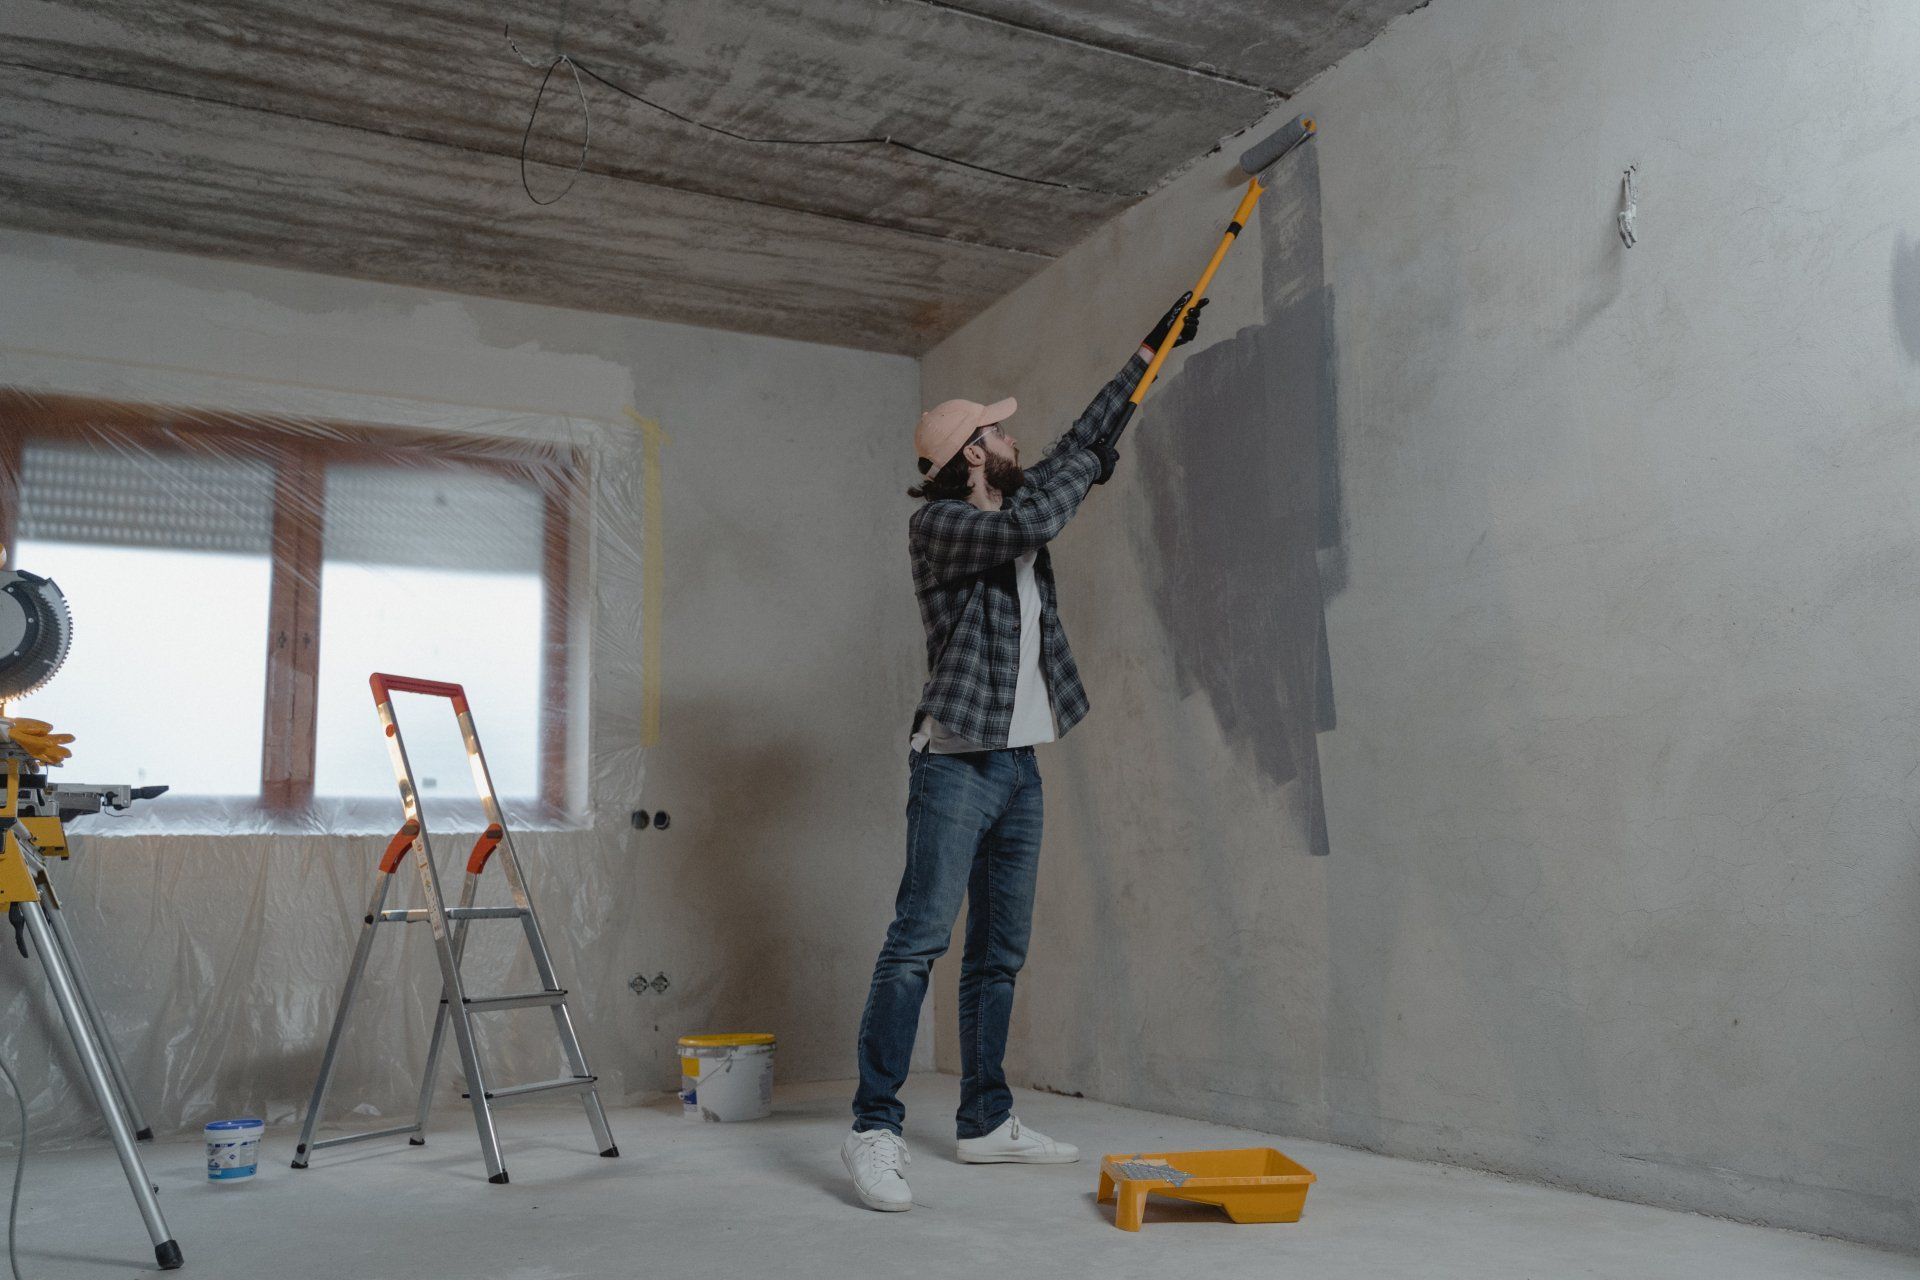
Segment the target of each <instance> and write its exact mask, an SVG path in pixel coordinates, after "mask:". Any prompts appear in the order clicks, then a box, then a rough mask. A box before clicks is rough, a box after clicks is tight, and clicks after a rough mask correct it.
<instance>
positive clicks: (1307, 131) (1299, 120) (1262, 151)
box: [1240, 116, 1314, 178]
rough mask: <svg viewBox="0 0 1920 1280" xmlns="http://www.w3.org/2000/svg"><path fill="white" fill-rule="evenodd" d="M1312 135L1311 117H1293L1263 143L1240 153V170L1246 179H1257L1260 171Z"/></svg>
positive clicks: (1312, 124) (1270, 165)
mask: <svg viewBox="0 0 1920 1280" xmlns="http://www.w3.org/2000/svg"><path fill="white" fill-rule="evenodd" d="M1313 134H1314V123H1313V117H1311V116H1295V117H1294V118H1293V119H1292V120H1290V121H1288V122H1287V123H1286V124H1285V125H1283V126H1282V127H1281V128H1280V129H1278V130H1277V131H1275V132H1274V134H1273V136H1272V137H1270V138H1268V139H1267V140H1266V141H1265V142H1257V143H1255V144H1254V145H1253V146H1251V147H1248V148H1247V149H1246V150H1245V151H1243V152H1241V153H1240V168H1241V169H1243V170H1244V171H1245V172H1246V174H1247V176H1248V177H1255V178H1257V177H1259V176H1260V171H1261V170H1263V169H1267V168H1271V167H1272V166H1273V164H1274V162H1275V161H1277V160H1279V159H1280V157H1281V156H1284V155H1285V154H1287V152H1289V151H1291V150H1293V149H1294V148H1295V147H1297V146H1299V145H1300V144H1301V143H1303V142H1305V141H1306V140H1307V139H1308V138H1311V137H1312V136H1313Z"/></svg>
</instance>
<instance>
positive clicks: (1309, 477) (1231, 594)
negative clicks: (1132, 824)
mask: <svg viewBox="0 0 1920 1280" xmlns="http://www.w3.org/2000/svg"><path fill="white" fill-rule="evenodd" d="M1273 177H1274V183H1273V185H1272V186H1271V187H1270V188H1269V190H1268V192H1267V194H1266V195H1265V196H1264V197H1262V199H1261V203H1260V211H1259V224H1260V236H1261V247H1262V250H1263V252H1264V255H1265V258H1264V262H1265V266H1264V270H1263V280H1262V289H1263V296H1264V310H1265V317H1264V320H1263V322H1262V323H1261V324H1258V325H1254V326H1250V327H1248V328H1245V329H1242V330H1240V331H1239V332H1238V333H1236V334H1234V335H1233V337H1231V338H1229V339H1227V340H1226V341H1224V342H1218V343H1215V344H1213V345H1212V346H1210V347H1207V348H1205V349H1204V350H1201V351H1199V352H1197V353H1195V354H1194V355H1193V356H1192V357H1191V358H1190V359H1189V360H1188V361H1187V362H1186V364H1185V365H1184V366H1183V367H1182V368H1181V370H1180V372H1179V373H1178V374H1177V375H1175V376H1174V377H1173V378H1171V379H1170V380H1169V381H1168V382H1167V383H1166V384H1165V385H1163V386H1162V387H1161V388H1160V389H1159V393H1158V395H1157V397H1156V398H1155V400H1154V402H1153V404H1152V410H1151V411H1152V414H1153V418H1154V423H1153V426H1152V429H1151V430H1147V431H1143V432H1141V433H1140V435H1139V436H1138V437H1136V438H1137V439H1138V441H1139V449H1140V453H1141V458H1142V462H1143V465H1144V467H1145V474H1146V484H1147V488H1148V493H1149V495H1150V497H1151V500H1152V505H1153V512H1152V517H1151V520H1150V521H1149V522H1148V523H1147V524H1146V525H1145V526H1144V529H1145V530H1146V531H1147V532H1146V533H1141V534H1137V535H1136V536H1137V537H1146V536H1149V535H1150V537H1151V539H1152V546H1150V547H1145V548H1143V549H1142V550H1143V553H1144V558H1145V560H1146V561H1147V563H1149V564H1150V565H1152V566H1154V570H1153V574H1152V576H1153V579H1154V581H1153V583H1152V590H1153V595H1154V605H1155V608H1156V610H1157V612H1158V613H1159V615H1160V620H1161V623H1162V625H1163V626H1164V627H1165V628H1166V630H1167V634H1168V636H1169V637H1170V639H1171V642H1172V648H1173V653H1174V663H1175V669H1176V674H1177V678H1178V680H1179V683H1180V692H1181V695H1182V696H1183V697H1185V696H1188V695H1191V694H1193V693H1195V692H1198V693H1200V694H1202V695H1203V696H1205V698H1206V699H1207V702H1208V704H1209V705H1210V706H1211V707H1212V709H1213V713H1214V715H1215V717H1216V718H1217V719H1218V721H1219V723H1220V727H1221V730H1222V731H1223V732H1224V733H1225V735H1226V738H1227V740H1228V742H1229V743H1231V744H1233V745H1234V746H1235V747H1236V748H1237V749H1239V750H1243V751H1246V752H1248V753H1250V754H1251V756H1252V759H1253V761H1254V763H1255V764H1256V766H1257V767H1258V768H1259V769H1260V771H1261V772H1262V773H1263V774H1265V775H1266V776H1267V777H1268V778H1269V779H1271V780H1272V781H1273V782H1274V783H1275V784H1276V785H1285V784H1288V783H1294V782H1297V783H1298V784H1299V785H1300V786H1301V787H1302V788H1304V795H1303V797H1302V798H1303V800H1304V801H1305V807H1306V811H1307V814H1308V824H1309V831H1308V838H1309V844H1310V846H1311V848H1312V850H1313V852H1314V853H1316V854H1325V853H1326V852H1327V851H1328V848H1329V841H1328V836H1327V824H1326V811H1325V806H1324V804H1323V802H1322V798H1321V791H1320V752H1319V744H1318V742H1317V740H1316V737H1315V735H1316V734H1318V733H1321V732H1325V731H1326V730H1329V729H1332V728H1333V727H1334V706H1333V673H1332V668H1331V664H1330V662H1329V656H1328V653H1327V626H1326V611H1325V608H1324V601H1325V599H1326V597H1327V595H1328V594H1329V593H1330V592H1331V591H1333V590H1338V589H1339V587H1340V586H1343V585H1344V581H1345V559H1344V555H1343V554H1342V552H1343V548H1342V545H1341V529H1342V522H1341V510H1340V476H1339V467H1338V463H1339V448H1338V438H1337V434H1336V432H1337V426H1336V417H1335V413H1334V409H1335V401H1334V383H1333V358H1332V357H1333V299H1332V294H1331V291H1330V290H1329V289H1328V288H1327V286H1326V284H1325V280H1324V276H1323V274H1322V263H1321V241H1320V172H1319V167H1318V163H1317V159H1316V156H1315V153H1314V150H1313V148H1311V147H1308V148H1305V149H1303V150H1302V151H1300V152H1296V153H1295V154H1294V155H1293V156H1291V157H1289V158H1288V159H1287V161H1285V162H1284V163H1283V164H1282V165H1281V166H1280V171H1279V172H1278V173H1276V174H1274V175H1273ZM1243 261H1244V260H1243ZM1135 527H1136V529H1139V528H1142V527H1143V526H1135Z"/></svg>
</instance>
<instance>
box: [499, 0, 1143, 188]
mask: <svg viewBox="0 0 1920 1280" xmlns="http://www.w3.org/2000/svg"><path fill="white" fill-rule="evenodd" d="M506 37H507V46H508V47H509V48H511V49H512V50H513V52H514V54H515V55H516V56H518V57H519V59H520V61H521V62H523V63H525V64H526V65H527V66H529V67H539V66H540V65H541V64H540V62H539V60H538V59H535V58H529V57H528V56H527V55H526V54H525V53H523V52H521V50H520V46H519V45H518V44H516V43H515V42H514V39H513V26H512V24H511V23H509V24H508V25H507V27H506ZM563 66H564V67H566V68H567V70H568V71H569V72H570V73H571V74H572V76H573V87H574V92H575V93H576V94H577V95H578V96H579V99H580V113H581V116H582V117H583V119H584V124H583V125H582V127H581V131H580V159H579V160H578V161H577V162H575V164H574V166H573V172H572V173H570V174H568V175H567V185H566V186H564V187H562V188H561V189H560V194H559V195H556V196H554V197H553V198H552V199H549V200H542V199H541V198H540V197H539V196H536V195H534V194H533V187H532V185H531V184H530V183H529V182H528V181H527V147H528V146H529V144H531V142H532V141H533V127H534V122H535V121H537V120H538V119H539V118H540V104H541V102H542V100H544V99H545V97H546V94H547V85H548V84H549V83H550V82H551V81H552V80H553V73H554V72H556V71H558V70H559V69H560V68H561V67H563ZM582 76H585V77H586V78H587V79H588V80H592V81H594V82H595V83H596V84H600V85H604V86H605V87H606V88H608V89H611V90H613V91H614V92H615V93H617V94H619V95H620V96H621V97H623V98H631V99H632V100H633V101H635V102H637V103H639V104H640V105H641V106H644V107H650V108H651V109H653V110H655V111H658V112H660V113H661V114H662V115H667V116H671V117H673V118H674V119H675V120H678V121H680V122H681V123H682V124H687V125H691V126H693V127H694V128H696V129H704V130H706V131H707V132H708V133H717V134H719V135H720V136H721V137H723V138H732V139H733V140H734V141H736V142H746V143H752V144H754V145H756V146H766V147H867V146H884V147H895V148H898V149H899V150H901V151H906V152H910V153H912V154H913V155H916V156H923V157H925V158H926V159H929V160H934V161H937V162H939V163H941V164H947V165H952V166H954V167H955V168H959V169H971V170H972V171H973V172H975V173H984V174H988V175H990V176H992V177H996V178H1005V179H1007V180H1008V181H1010V182H1024V183H1027V184H1029V185H1031V186H1036V187H1052V188H1054V189H1055V190H1059V191H1079V192H1084V193H1085V194H1087V195H1096V196H1111V197H1115V198H1118V199H1124V200H1134V199H1138V198H1140V197H1141V196H1144V195H1146V194H1147V193H1146V192H1145V191H1109V190H1107V189H1106V188H1104V187H1087V186H1081V185H1080V184H1078V183H1073V182H1061V181H1058V180H1057V179H1053V178H1034V177H1029V176H1028V175H1026V174H1020V173H1010V172H1008V171H1007V170H1005V169H995V168H993V167H992V166H990V165H984V164H976V163H974V162H973V161H971V160H962V159H961V158H960V157H959V156H951V155H947V154H946V153H945V152H941V151H935V150H933V149H932V148H930V147H922V146H916V145H915V144H913V143H911V142H902V141H901V140H900V139H898V138H895V137H893V136H892V135H891V134H867V135H863V136H860V137H850V138H768V137H757V136H755V135H753V134H748V133H738V132H736V131H734V130H732V129H728V128H726V127H724V126H722V125H717V124H709V123H707V122H706V121H704V120H696V119H695V118H694V117H692V116H690V115H686V114H684V113H682V112H679V111H675V110H674V109H673V108H672V107H669V106H667V105H666V104H665V103H661V102H656V101H654V100H653V99H652V98H649V97H647V96H646V95H645V94H642V93H636V92H635V91H634V90H632V89H629V88H627V87H626V86H625V85H623V84H619V83H617V82H616V81H613V80H609V79H608V78H607V77H606V76H603V75H601V74H600V73H599V72H598V71H595V70H594V69H593V68H592V67H589V66H587V65H586V64H585V63H583V62H581V61H580V60H579V59H578V58H576V57H574V56H573V55H572V54H570V53H564V52H556V53H555V54H554V55H553V58H552V60H551V61H549V62H548V63H547V64H546V73H545V74H544V75H543V76H541V77H540V88H539V90H538V91H537V92H536V93H535V94H534V95H533V110H532V111H530V112H529V113H528V114H527V128H526V132H525V133H523V134H522V135H521V137H520V187H521V189H522V190H524V191H525V192H526V193H527V199H529V200H531V201H533V202H534V203H535V204H538V205H548V204H555V203H558V202H559V201H560V200H562V199H564V198H565V197H566V194H567V192H569V191H571V190H573V184H574V183H575V182H577V181H578V180H579V178H580V175H581V173H582V172H584V171H585V169H586V167H587V151H588V145H589V143H590V141H591V138H592V135H593V112H592V108H591V107H590V106H589V105H588V102H587V86H586V84H585V82H584V81H583V80H582V79H581V77H582Z"/></svg>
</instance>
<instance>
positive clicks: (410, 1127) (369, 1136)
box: [307, 1124, 420, 1152]
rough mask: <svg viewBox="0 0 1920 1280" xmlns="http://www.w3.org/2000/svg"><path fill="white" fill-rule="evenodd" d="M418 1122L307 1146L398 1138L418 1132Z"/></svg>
mask: <svg viewBox="0 0 1920 1280" xmlns="http://www.w3.org/2000/svg"><path fill="white" fill-rule="evenodd" d="M418 1132H420V1126H419V1125H417V1124H403V1125H401V1126H399V1127H398V1128H394V1129H374V1130H372V1131H371V1132H369V1133H349V1134H347V1135H346V1136H345V1137H343V1138H323V1139H321V1140H320V1141H319V1142H314V1143H310V1144H308V1146H307V1150H308V1151H309V1152H314V1151H325V1150H326V1149H327V1148H328V1147H344V1146H346V1145H347V1144H348V1143H349V1142H371V1141H372V1140H373V1139H375V1138H397V1137H399V1136H400V1135H401V1134H403V1133H418Z"/></svg>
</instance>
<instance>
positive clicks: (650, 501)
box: [626, 407, 673, 747]
mask: <svg viewBox="0 0 1920 1280" xmlns="http://www.w3.org/2000/svg"><path fill="white" fill-rule="evenodd" d="M626 413H627V416H628V417H629V418H632V419H633V421H634V425H635V426H637V427H639V428H640V439H641V446H640V466H641V483H642V487H643V491H644V500H645V502H646V510H645V511H643V512H641V513H640V529H641V536H642V537H643V538H644V540H645V546H644V547H643V549H642V561H641V583H640V609H641V614H640V645H641V651H640V676H641V688H642V697H643V702H642V704H641V709H640V713H641V723H640V745H641V746H643V747H651V746H654V745H655V744H657V743H658V742H659V741H660V602H661V598H662V597H663V596H664V595H665V594H666V576H667V552H666V547H665V545H664V544H663V543H662V542H661V538H660V529H661V525H662V523H663V522H662V520H661V512H660V488H661V485H660V447H661V446H662V445H668V444H672V443H673V439H672V437H670V436H668V435H667V433H666V432H665V431H663V430H661V428H660V424H659V423H658V422H656V421H654V420H653V419H652V418H643V417H641V416H640V415H639V413H637V412H636V411H635V410H634V409H632V408H631V407H629V408H628V409H627V411H626Z"/></svg>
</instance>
